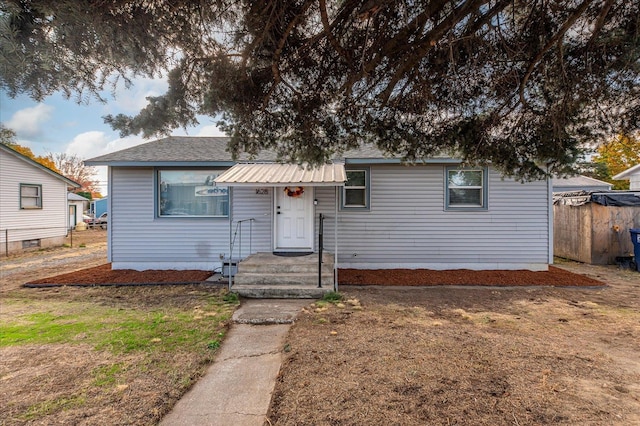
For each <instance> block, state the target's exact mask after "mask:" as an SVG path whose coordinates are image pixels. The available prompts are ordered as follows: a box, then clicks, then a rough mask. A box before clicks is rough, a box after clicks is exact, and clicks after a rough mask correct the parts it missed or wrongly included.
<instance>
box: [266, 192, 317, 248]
mask: <svg viewBox="0 0 640 426" xmlns="http://www.w3.org/2000/svg"><path fill="white" fill-rule="evenodd" d="M295 189H296V187H290V189H289V194H292V195H288V194H287V192H286V191H285V188H275V191H276V197H275V200H274V201H275V212H274V218H275V242H276V246H275V250H287V251H312V250H313V187H310V186H307V187H304V188H303V191H302V194H300V195H296V194H295Z"/></svg>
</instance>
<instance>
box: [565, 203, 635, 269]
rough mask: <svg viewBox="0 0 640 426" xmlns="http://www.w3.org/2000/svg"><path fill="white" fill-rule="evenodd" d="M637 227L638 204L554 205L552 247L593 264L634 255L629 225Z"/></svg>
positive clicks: (612, 261)
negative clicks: (620, 205)
mask: <svg viewBox="0 0 640 426" xmlns="http://www.w3.org/2000/svg"><path fill="white" fill-rule="evenodd" d="M631 228H640V206H624V207H616V206H603V205H600V204H597V203H594V202H588V203H586V204H582V205H563V204H555V205H554V206H553V251H554V254H555V255H556V256H558V257H562V258H566V259H572V260H577V261H579V262H584V263H590V264H594V265H607V264H615V263H616V257H618V256H633V244H632V242H631V235H630V234H629V229H631Z"/></svg>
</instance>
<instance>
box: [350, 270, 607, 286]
mask: <svg viewBox="0 0 640 426" xmlns="http://www.w3.org/2000/svg"><path fill="white" fill-rule="evenodd" d="M338 278H339V280H340V284H342V285H349V284H351V285H388V286H401V285H407V286H420V285H424V286H438V285H485V286H532V285H544V286H571V287H574V286H576V287H585V286H586V287H601V286H604V285H606V284H605V283H603V282H601V281H597V280H594V279H593V278H589V277H587V276H585V275H579V274H574V273H572V272H569V271H565V270H564V269H560V268H555V267H553V266H549V270H548V271H544V272H534V271H524V270H518V271H493V270H492V271H471V270H467V269H457V270H447V271H434V270H431V269H376V270H362V269H340V271H339V274H338Z"/></svg>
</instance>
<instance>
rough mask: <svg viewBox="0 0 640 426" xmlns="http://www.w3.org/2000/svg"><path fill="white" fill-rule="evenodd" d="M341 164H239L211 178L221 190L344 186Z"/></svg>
mask: <svg viewBox="0 0 640 426" xmlns="http://www.w3.org/2000/svg"><path fill="white" fill-rule="evenodd" d="M346 180H347V174H346V173H345V171H344V164H324V165H321V166H317V167H305V166H300V165H298V164H281V163H239V164H236V165H234V166H233V167H231V168H230V169H228V170H226V171H225V172H224V173H222V174H221V175H219V176H218V177H217V178H215V180H214V181H215V183H216V185H221V186H256V185H265V186H292V185H298V186H344V182H345V181H346Z"/></svg>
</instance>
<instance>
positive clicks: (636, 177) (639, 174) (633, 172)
mask: <svg viewBox="0 0 640 426" xmlns="http://www.w3.org/2000/svg"><path fill="white" fill-rule="evenodd" d="M613 179H615V180H628V181H629V190H630V191H640V164H636V165H635V166H633V167H631V168H628V169H627V170H625V171H624V172H622V173H618V174H617V175H615V176H614V177H613Z"/></svg>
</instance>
